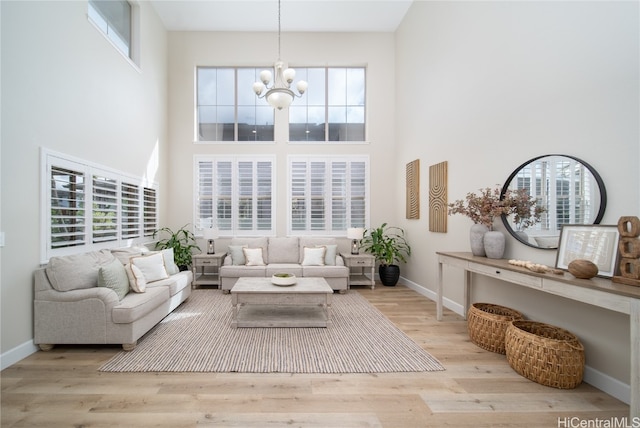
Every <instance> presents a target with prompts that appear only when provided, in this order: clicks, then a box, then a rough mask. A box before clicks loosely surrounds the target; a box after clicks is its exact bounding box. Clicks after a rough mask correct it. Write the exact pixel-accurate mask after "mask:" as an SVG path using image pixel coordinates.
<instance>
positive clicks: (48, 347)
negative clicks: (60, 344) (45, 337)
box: [38, 343, 55, 352]
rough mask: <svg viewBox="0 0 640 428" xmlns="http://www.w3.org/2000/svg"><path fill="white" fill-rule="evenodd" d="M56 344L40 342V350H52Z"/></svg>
mask: <svg viewBox="0 0 640 428" xmlns="http://www.w3.org/2000/svg"><path fill="white" fill-rule="evenodd" d="M54 346H55V345H53V344H50V343H40V344H38V347H39V348H40V350H41V351H44V352H48V351H51V350H52V349H53V347H54Z"/></svg>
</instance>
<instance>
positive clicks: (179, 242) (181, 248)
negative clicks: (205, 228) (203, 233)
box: [153, 224, 200, 270]
mask: <svg viewBox="0 0 640 428" xmlns="http://www.w3.org/2000/svg"><path fill="white" fill-rule="evenodd" d="M187 226H188V224H185V225H184V226H182V227H181V228H180V229H178V230H176V231H175V232H174V231H173V230H171V229H170V228H168V227H163V228H161V229H158V230H156V231H155V232H153V238H154V239H155V238H156V236H158V237H162V236H163V235H164V236H165V237H164V238H163V239H159V240H158V241H157V242H156V250H166V249H168V248H173V259H174V260H175V262H176V264H177V265H178V268H180V270H187V269H188V267H189V266H190V265H191V261H192V255H193V251H194V250H196V249H197V250H198V251H200V247H198V244H197V243H196V237H195V235H194V234H193V232H191V231H190V230H188V229H187Z"/></svg>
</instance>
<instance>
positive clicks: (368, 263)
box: [340, 253, 376, 290]
mask: <svg viewBox="0 0 640 428" xmlns="http://www.w3.org/2000/svg"><path fill="white" fill-rule="evenodd" d="M340 255H341V256H342V258H343V259H344V265H345V266H346V267H348V268H349V288H351V285H371V289H372V290H373V289H375V288H376V280H375V276H374V269H375V266H376V259H375V257H373V256H372V255H371V254H351V253H340ZM365 269H370V270H371V271H370V272H371V273H370V275H371V276H370V277H368V276H367V275H366V273H365Z"/></svg>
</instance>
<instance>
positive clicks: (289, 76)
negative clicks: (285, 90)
mask: <svg viewBox="0 0 640 428" xmlns="http://www.w3.org/2000/svg"><path fill="white" fill-rule="evenodd" d="M282 75H283V76H284V80H286V82H287V84H288V85H290V84H291V82H293V79H294V78H295V77H296V71H295V70H294V69H293V68H287V69H286V70H285V71H284V73H282Z"/></svg>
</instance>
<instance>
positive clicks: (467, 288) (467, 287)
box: [462, 270, 472, 319]
mask: <svg viewBox="0 0 640 428" xmlns="http://www.w3.org/2000/svg"><path fill="white" fill-rule="evenodd" d="M471 275H472V273H471V271H470V270H465V271H464V290H463V293H464V297H463V301H464V308H462V310H463V311H464V313H463V314H462V317H463V318H464V319H467V313H469V306H471V304H470V303H469V299H470V298H471Z"/></svg>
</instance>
